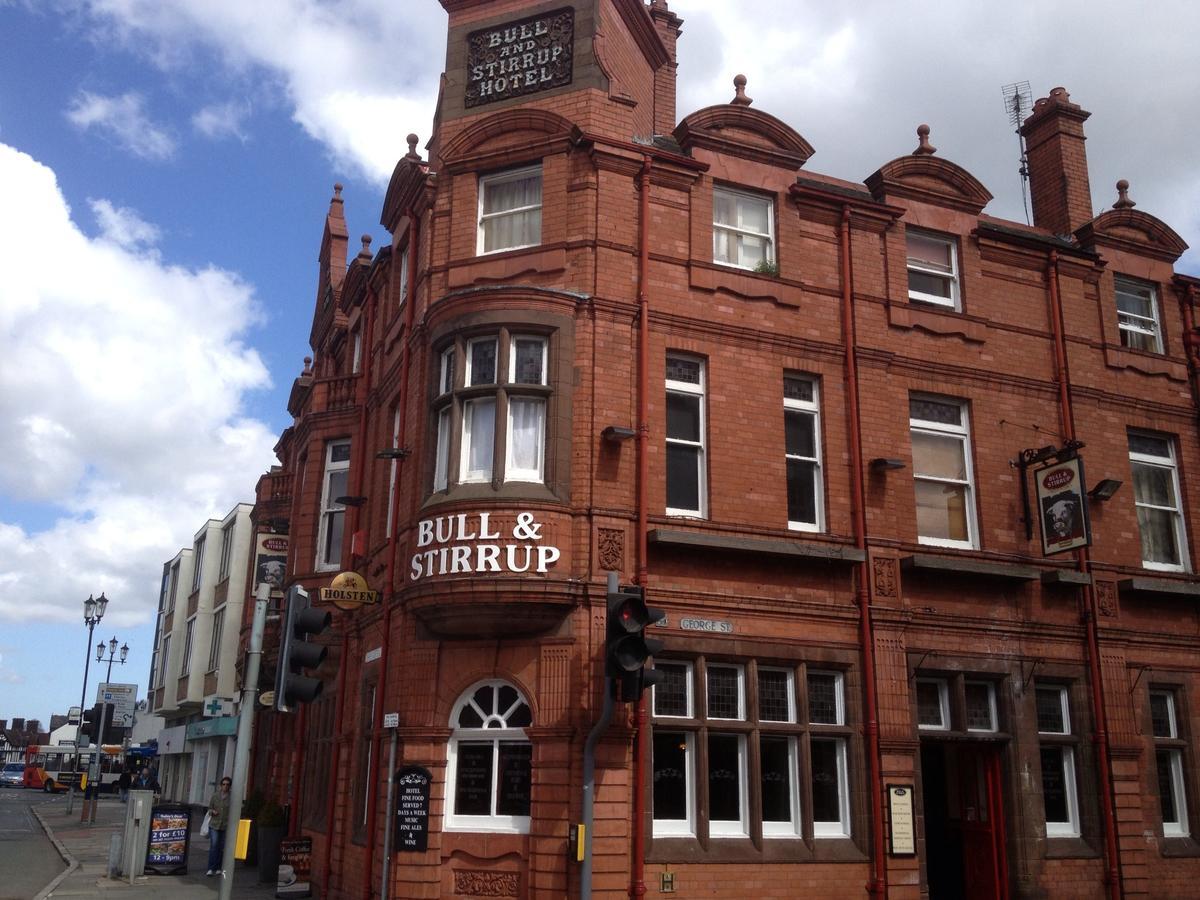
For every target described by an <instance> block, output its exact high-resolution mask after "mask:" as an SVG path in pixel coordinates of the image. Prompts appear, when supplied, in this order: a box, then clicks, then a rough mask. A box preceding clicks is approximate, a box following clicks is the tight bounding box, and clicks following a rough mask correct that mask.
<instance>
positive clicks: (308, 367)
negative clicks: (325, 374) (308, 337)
mask: <svg viewBox="0 0 1200 900" xmlns="http://www.w3.org/2000/svg"><path fill="white" fill-rule="evenodd" d="M311 374H312V357H311V356H306V357H304V371H303V372H301V373H300V375H301V377H303V376H305V375H311Z"/></svg>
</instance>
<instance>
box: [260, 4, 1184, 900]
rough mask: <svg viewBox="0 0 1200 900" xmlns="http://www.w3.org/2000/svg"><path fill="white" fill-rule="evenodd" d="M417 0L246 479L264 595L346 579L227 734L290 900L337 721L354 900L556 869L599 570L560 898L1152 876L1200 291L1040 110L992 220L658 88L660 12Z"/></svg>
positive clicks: (1169, 823)
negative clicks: (354, 239) (241, 756)
mask: <svg viewBox="0 0 1200 900" xmlns="http://www.w3.org/2000/svg"><path fill="white" fill-rule="evenodd" d="M442 4H443V6H444V7H445V8H446V9H447V11H448V12H449V16H450V18H449V29H450V32H449V43H448V52H447V60H446V72H445V76H444V78H443V82H442V90H441V95H440V97H439V102H438V108H437V114H436V117H435V121H434V123H433V134H432V137H431V138H430V140H429V142H428V144H427V145H426V150H427V155H426V156H424V157H423V156H421V155H420V154H418V152H417V149H416V148H417V143H418V142H417V138H416V136H412V137H410V140H409V150H408V153H407V154H406V155H405V156H404V157H403V158H402V159H401V160H400V161H399V163H398V164H397V166H396V170H395V174H394V176H393V178H392V181H391V184H390V186H389V188H388V191H387V194H386V197H385V198H384V200H383V205H382V214H381V222H382V224H383V226H384V227H385V228H386V229H387V231H388V232H389V233H390V234H391V235H392V241H391V243H390V245H389V246H387V247H384V248H382V249H381V250H379V251H378V252H372V251H371V250H370V248H369V246H368V245H367V243H366V242H364V244H363V248H362V250H361V251H359V252H358V253H357V255H355V256H353V257H352V258H348V254H350V253H353V249H350V250H348V249H347V245H348V244H349V240H348V234H347V229H346V224H345V217H344V215H343V210H342V201H341V199H340V197H339V196H337V193H336V191H335V196H334V198H333V199H332V201H331V203H330V209H329V214H328V218H327V220H326V224H325V233H324V237H323V240H322V244H321V252H320V269H319V284H318V291H317V297H316V306H315V310H314V316H313V327H312V334H311V344H312V348H313V355H312V360H311V363H306V366H305V369H304V372H303V373H302V375H301V376H300V377H299V378H297V380H296V382H295V385H294V387H293V390H292V394H291V398H290V401H289V411H290V412H291V413H292V415H293V416H294V424H293V425H292V426H291V427H290V428H288V429H286V430H285V431H284V433H283V435H282V436H281V438H280V442H279V445H278V453H279V459H280V463H281V465H280V466H279V468H278V469H277V470H273V471H272V472H271V473H269V474H268V475H266V476H264V478H263V479H262V480H261V481H260V483H259V486H258V495H257V497H258V505H257V509H256V521H257V522H258V524H259V527H260V529H261V530H262V531H270V530H277V531H283V530H286V531H288V533H289V541H290V549H289V551H288V560H287V573H288V580H289V582H292V583H299V584H303V585H305V586H307V587H308V588H310V589H311V590H313V591H314V592H315V591H316V590H317V589H319V588H320V587H323V586H328V585H329V583H330V580H331V579H332V577H333V576H334V575H336V574H337V573H338V572H341V571H347V570H353V571H355V572H357V573H359V574H360V575H361V576H363V577H364V578H365V579H366V581H367V583H368V584H369V586H370V588H372V589H374V590H376V591H378V592H379V595H380V598H381V602H379V603H378V604H376V605H369V606H363V607H359V608H357V609H353V610H334V623H333V626H332V628H331V630H330V632H329V639H330V641H331V652H330V655H329V659H328V660H327V662H326V664H325V666H324V668H323V669H322V671H321V673H320V674H321V675H322V677H323V678H324V680H325V691H324V693H323V695H322V696H321V698H320V699H319V700H318V701H316V702H314V703H311V704H306V705H304V706H303V707H302V708H301V709H300V711H298V712H295V713H291V714H287V715H283V714H275V715H271V714H268V715H265V716H263V717H262V719H261V720H260V726H261V727H260V728H259V733H258V739H257V744H256V756H255V760H256V763H255V784H256V786H258V787H260V788H265V789H268V790H270V791H272V792H274V793H275V794H276V795H277V796H278V797H279V798H280V799H282V800H284V801H286V802H288V803H289V805H290V806H291V809H292V813H293V829H294V830H295V831H297V832H301V833H303V834H306V835H310V836H311V837H312V838H313V842H314V859H313V871H314V880H315V882H316V883H317V884H318V886H319V887H321V888H322V889H323V892H324V894H325V895H326V896H331V897H346V898H356V897H362V898H364V900H366V898H370V897H371V896H373V895H374V894H376V893H378V892H379V890H380V885H381V880H382V878H383V877H384V872H383V870H384V866H385V856H386V855H387V854H386V853H385V845H384V840H385V831H387V825H386V821H387V818H388V817H387V811H386V809H385V806H386V802H385V801H386V796H387V777H386V776H387V772H388V766H389V764H388V762H387V754H388V751H389V747H390V741H391V738H392V734H393V731H392V729H386V730H385V729H384V727H383V720H384V714H385V713H396V714H398V721H399V726H398V728H396V729H395V731H394V734H395V736H396V740H397V748H398V750H397V757H396V767H397V768H401V767H405V766H419V767H422V768H424V769H425V770H427V771H428V773H429V774H430V776H431V802H430V808H429V817H428V844H427V849H425V850H423V851H415V852H412V851H410V852H402V851H398V852H395V853H393V854H392V855H391V859H390V863H388V865H389V866H390V868H389V871H388V878H389V880H390V885H389V888H388V895H389V896H392V897H440V896H464V897H505V896H513V897H563V896H575V895H577V894H578V892H579V890H580V875H581V865H580V863H578V862H576V861H575V856H574V850H573V848H572V845H571V829H572V828H573V826H574V825H575V824H576V823H578V822H579V821H581V816H582V814H583V813H582V810H583V805H584V804H583V795H584V781H583V779H584V773H583V769H584V766H583V758H584V747H585V741H586V739H587V736H588V734H589V731H590V730H591V729H592V727H593V725H594V723H595V722H596V721H597V719H598V717H599V715H600V708H601V698H602V683H603V643H604V629H605V608H606V606H605V575H606V573H607V572H609V571H616V572H618V573H619V574H620V577H621V579H622V581H623V582H625V583H639V584H642V585H644V586H645V589H646V591H647V594H648V596H649V597H650V598H651V601H652V602H653V603H654V604H655V605H657V606H661V607H662V608H663V609H665V610H666V613H667V620H666V622H665V624H663V625H662V626H659V627H656V628H655V634H656V636H658V637H660V638H661V639H662V640H663V642H664V644H665V649H664V650H663V651H662V652H661V653H660V654H659V657H658V659H657V661H656V664H657V667H658V668H659V670H660V671H661V672H662V673H663V677H664V680H663V681H662V683H661V684H659V685H658V687H657V688H655V690H654V693H653V695H648V696H647V700H646V702H645V705H644V708H643V709H642V712H643V714H644V718H639V715H638V711H637V710H636V708H633V707H629V706H625V705H620V706H618V708H617V714H616V716H615V717H614V720H613V723H612V725H611V726H610V727H609V728H608V730H607V731H605V732H604V734H603V736H602V737H601V738H600V740H599V744H598V749H597V757H596V787H595V807H594V809H595V823H594V829H593V833H592V841H591V849H592V854H593V856H592V866H593V879H592V885H593V890H594V894H595V895H596V896H606V897H617V896H622V895H624V894H625V893H626V892H627V891H629V890H634V891H635V892H640V890H641V888H640V885H644V886H645V891H646V892H648V893H650V894H658V893H660V892H668V891H670V890H672V889H673V890H674V892H675V893H676V894H677V895H678V896H682V897H701V896H704V897H747V896H751V897H796V896H820V897H835V896H862V895H863V894H866V893H871V894H874V895H877V896H878V895H883V896H890V897H917V896H930V897H936V898H942V897H960V896H971V897H993V896H1008V895H1013V896H1022V897H1065V896H1071V897H1075V896H1080V897H1084V896H1086V897H1100V896H1105V895H1107V896H1111V897H1117V896H1127V897H1135V896H1154V897H1167V896H1178V897H1183V896H1194V893H1195V888H1194V884H1195V881H1196V879H1197V877H1198V876H1200V843H1197V841H1196V835H1197V834H1200V793H1198V791H1200V771H1198V770H1197V767H1196V754H1195V750H1194V746H1193V741H1192V738H1193V737H1194V736H1195V735H1196V734H1197V732H1198V730H1200V679H1198V678H1197V672H1198V669H1197V660H1196V652H1195V651H1196V648H1197V643H1198V636H1200V619H1198V617H1197V612H1196V603H1195V598H1196V596H1197V595H1198V594H1200V583H1197V580H1196V579H1195V578H1194V577H1193V575H1192V571H1193V566H1192V560H1193V559H1195V558H1196V548H1195V543H1194V540H1193V537H1192V535H1193V534H1194V532H1195V529H1196V528H1197V527H1200V526H1198V525H1197V522H1196V521H1195V516H1194V515H1193V513H1194V511H1195V504H1194V503H1193V502H1191V500H1192V499H1193V498H1191V497H1190V496H1189V495H1190V491H1189V485H1190V484H1191V482H1192V479H1191V478H1190V477H1189V475H1194V474H1195V473H1196V472H1197V467H1198V466H1200V443H1198V435H1197V430H1196V416H1197V411H1198V410H1197V402H1198V393H1197V391H1198V387H1200V386H1198V384H1197V380H1196V375H1195V373H1196V363H1197V359H1196V354H1197V332H1196V329H1195V321H1194V307H1195V304H1196V301H1197V287H1198V285H1200V282H1198V281H1197V280H1196V279H1193V278H1189V277H1186V276H1184V275H1180V274H1178V273H1176V272H1175V271H1174V269H1173V264H1174V262H1175V261H1176V260H1177V259H1178V258H1179V256H1180V255H1181V254H1182V253H1183V251H1184V250H1185V249H1186V248H1185V246H1184V244H1183V242H1182V241H1181V240H1180V238H1179V237H1178V236H1177V235H1176V234H1175V233H1174V232H1173V231H1172V230H1171V228H1170V227H1169V226H1168V225H1166V224H1164V223H1163V222H1161V221H1159V220H1158V219H1156V218H1155V217H1154V216H1153V215H1151V214H1149V213H1147V212H1144V211H1142V210H1141V209H1137V208H1135V206H1134V204H1133V202H1132V201H1131V200H1129V199H1128V193H1127V191H1128V186H1127V185H1124V184H1122V185H1121V186H1120V194H1119V197H1118V199H1117V201H1116V202H1115V203H1114V204H1113V207H1112V208H1111V209H1106V210H1104V211H1103V212H1101V213H1099V214H1098V215H1097V214H1095V212H1094V210H1093V209H1092V205H1091V190H1090V186H1089V183H1088V172H1087V160H1086V154H1085V151H1084V132H1083V124H1084V121H1085V120H1086V119H1087V118H1088V115H1089V114H1088V113H1087V112H1085V111H1084V110H1083V109H1081V108H1080V106H1078V105H1076V104H1075V103H1074V102H1073V101H1072V100H1071V98H1070V97H1069V96H1068V94H1067V92H1066V91H1065V90H1063V89H1062V88H1056V89H1055V90H1053V91H1051V92H1050V95H1049V96H1048V97H1046V98H1045V99H1043V100H1040V101H1038V103H1037V104H1036V106H1035V108H1034V111H1033V113H1032V114H1031V115H1030V117H1029V118H1028V120H1027V121H1026V122H1025V124H1024V126H1023V135H1024V138H1025V141H1026V144H1027V149H1028V156H1029V168H1030V189H1031V192H1032V198H1033V209H1034V217H1035V224H1034V226H1033V227H1029V226H1026V225H1024V224H1021V223H1014V222H1009V221H1003V220H999V219H996V218H993V217H991V216H989V215H987V214H986V213H985V212H984V210H985V208H986V206H987V204H988V201H989V200H990V199H991V195H990V194H989V192H988V190H987V189H986V188H985V187H984V186H983V185H982V184H981V183H980V182H979V181H978V180H977V179H976V178H975V177H973V176H972V175H971V174H970V172H969V171H968V170H967V169H966V168H964V167H963V166H960V165H958V164H956V163H954V162H951V161H949V160H947V159H945V158H944V157H943V156H941V155H939V154H937V153H936V152H935V150H934V148H933V147H932V146H931V145H930V143H929V132H928V129H926V128H924V127H922V128H921V129H919V143H918V146H917V148H916V149H915V150H912V151H910V149H909V148H910V147H911V144H908V143H907V139H905V138H904V137H903V136H897V137H896V143H897V152H898V154H899V155H897V156H896V158H895V159H892V160H891V161H890V162H884V163H883V164H882V165H881V166H880V167H879V168H878V170H877V171H876V172H875V173H874V174H872V175H870V176H869V177H868V178H867V179H866V180H865V182H864V183H859V184H855V183H849V182H845V181H841V180H837V179H833V178H829V177H826V176H822V175H820V174H816V173H813V172H811V171H809V169H808V168H807V166H806V161H807V160H808V158H809V156H810V155H811V154H812V152H813V148H812V147H811V146H810V145H809V143H808V142H807V141H806V140H805V139H804V137H803V136H802V135H800V134H799V133H797V132H796V131H795V130H794V129H793V128H792V127H791V126H789V125H788V124H787V123H785V122H782V121H780V120H779V119H777V118H775V117H773V116H772V115H770V114H769V113H767V112H765V111H762V110H760V109H758V108H757V107H755V106H754V105H752V102H751V100H750V99H749V98H748V97H747V96H746V91H745V87H746V86H745V81H744V79H738V80H737V84H736V92H735V96H734V97H733V99H732V100H731V101H730V102H729V103H727V104H722V105H717V106H712V107H708V108H705V109H701V110H699V111H696V112H692V113H689V114H687V115H685V116H683V117H681V118H680V117H678V116H677V114H676V110H675V83H674V79H675V54H676V39H677V38H678V37H679V35H680V30H681V22H680V20H679V18H678V17H676V16H675V15H674V14H673V13H672V12H671V11H670V10H669V9H668V6H667V3H666V2H665V0H654V2H652V3H650V4H649V5H645V4H643V3H642V2H641V0H557V2H549V3H530V2H518V0H496V2H480V0H442ZM389 451H392V452H389ZM1081 462H1082V463H1083V464H1086V475H1085V474H1084V472H1083V471H1082V468H1081V465H1080V463H1081ZM1085 479H1086V480H1085ZM1093 489H1094V490H1093ZM1114 489H1115V493H1114V492H1113V491H1114ZM1088 491H1091V492H1092V494H1093V496H1092V497H1091V498H1088V497H1086V496H1085V495H1086V493H1087V492H1088ZM338 498H344V499H342V500H340V501H339V499H338ZM1089 538H1090V544H1088V539H1089ZM639 804H641V805H639ZM639 809H640V810H641V811H640V812H639Z"/></svg>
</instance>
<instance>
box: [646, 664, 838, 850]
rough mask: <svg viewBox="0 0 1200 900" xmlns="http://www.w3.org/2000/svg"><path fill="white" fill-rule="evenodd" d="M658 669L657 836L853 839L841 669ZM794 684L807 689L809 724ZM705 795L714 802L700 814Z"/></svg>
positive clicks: (655, 735) (654, 766) (655, 710)
mask: <svg viewBox="0 0 1200 900" xmlns="http://www.w3.org/2000/svg"><path fill="white" fill-rule="evenodd" d="M655 669H656V670H657V671H658V672H660V673H661V675H662V679H661V680H660V682H659V683H658V684H657V685H655V687H654V694H653V699H652V707H651V708H652V710H653V717H654V729H653V741H652V743H653V763H652V782H653V796H652V803H653V810H654V812H653V833H654V836H655V837H656V838H664V837H665V838H669V837H679V836H696V837H701V838H714V839H716V838H747V837H757V836H759V835H761V836H762V837H763V838H765V839H774V838H789V837H790V838H801V837H816V838H829V837H844V836H847V835H849V834H850V806H849V803H850V800H849V798H850V793H849V785H848V763H847V740H848V738H849V734H850V730H849V729H848V728H846V727H845V726H846V716H845V698H844V688H843V676H842V673H841V672H829V671H818V670H808V671H807V673H805V672H804V670H803V669H802V668H797V667H794V666H780V665H769V664H762V665H760V664H758V663H757V662H756V661H755V662H752V663H748V664H744V663H738V664H732V663H726V662H716V661H713V662H707V661H705V660H703V659H700V660H694V661H690V660H689V661H682V660H655ZM797 679H799V682H797ZM797 683H800V684H804V685H806V688H807V689H806V691H805V692H804V694H803V697H804V710H803V711H804V712H806V713H807V715H806V717H805V718H801V716H800V712H801V710H800V709H798V706H799V705H800V704H799V702H798V697H797V692H796V685H797ZM751 685H753V687H754V690H753V691H751V690H750V687H751ZM698 686H702V700H701V701H700V702H697V700H696V699H695V698H694V693H695V692H696V691H697V690H698ZM755 756H756V757H757V765H756V766H755V765H753V764H752V759H753V757H755ZM806 767H807V768H808V777H807V778H806V777H805V775H804V770H805V768H806ZM755 769H757V777H756V778H752V777H751V773H752V772H754V770H755ZM698 798H705V799H706V805H707V809H704V810H702V811H701V812H700V813H698V811H697V806H698V804H699V802H700V800H698ZM805 809H807V810H809V815H808V816H807V817H805V816H804V815H803V810H805Z"/></svg>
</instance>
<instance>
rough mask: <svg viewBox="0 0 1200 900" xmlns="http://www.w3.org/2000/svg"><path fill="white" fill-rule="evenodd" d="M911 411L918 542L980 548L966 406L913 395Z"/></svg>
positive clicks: (941, 545)
mask: <svg viewBox="0 0 1200 900" xmlns="http://www.w3.org/2000/svg"><path fill="white" fill-rule="evenodd" d="M908 410H909V428H910V431H911V436H912V455H913V487H914V489H915V491H916V501H917V539H918V540H919V541H920V542H921V543H922V544H931V545H933V546H938V547H966V548H971V547H976V546H978V544H977V538H976V535H975V500H974V488H973V479H972V472H971V447H970V436H971V435H970V428H969V424H968V419H967V407H966V404H965V403H963V402H961V401H959V400H950V399H946V398H942V397H927V396H913V397H911V398H910V399H909V401H908Z"/></svg>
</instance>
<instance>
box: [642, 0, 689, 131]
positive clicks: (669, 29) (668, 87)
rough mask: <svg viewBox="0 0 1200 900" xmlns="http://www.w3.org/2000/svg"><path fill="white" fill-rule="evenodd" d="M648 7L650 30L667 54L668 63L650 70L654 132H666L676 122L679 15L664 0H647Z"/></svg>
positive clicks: (670, 129)
mask: <svg viewBox="0 0 1200 900" xmlns="http://www.w3.org/2000/svg"><path fill="white" fill-rule="evenodd" d="M649 11H650V18H651V19H652V20H653V21H654V30H655V31H657V32H658V37H659V39H660V40H661V41H662V42H663V46H664V47H666V48H667V54H668V55H669V56H670V57H671V61H670V62H669V63H667V64H666V65H665V66H662V67H661V68H659V70H658V71H657V72H655V73H654V133H655V134H670V133H671V132H672V131H674V130H675V126H676V125H677V124H678V123H677V122H676V121H675V72H676V70H677V69H678V68H679V62H678V57H677V56H676V55H675V47H676V44H677V43H678V41H679V32H680V30H681V28H680V27H681V26H682V25H683V19H681V18H679V16H677V15H675V13H673V12H671V10H670V9H668V8H667V0H651V2H650V9H649Z"/></svg>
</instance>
